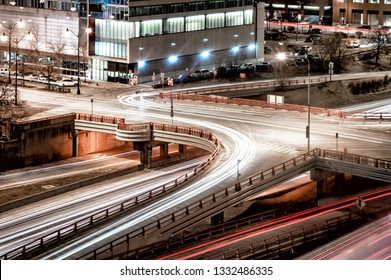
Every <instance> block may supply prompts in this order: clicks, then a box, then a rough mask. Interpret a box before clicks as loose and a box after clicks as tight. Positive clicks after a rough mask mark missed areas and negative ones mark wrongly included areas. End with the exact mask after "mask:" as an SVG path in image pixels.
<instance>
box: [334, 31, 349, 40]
mask: <svg viewBox="0 0 391 280" xmlns="http://www.w3.org/2000/svg"><path fill="white" fill-rule="evenodd" d="M334 36H335V37H341V38H344V39H346V38H348V34H346V33H345V32H341V31H337V32H334Z"/></svg>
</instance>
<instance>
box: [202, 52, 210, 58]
mask: <svg viewBox="0 0 391 280" xmlns="http://www.w3.org/2000/svg"><path fill="white" fill-rule="evenodd" d="M209 55H210V52H209V51H203V52H202V53H201V57H202V58H208V57H209Z"/></svg>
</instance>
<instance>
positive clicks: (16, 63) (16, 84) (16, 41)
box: [10, 31, 30, 105]
mask: <svg viewBox="0 0 391 280" xmlns="http://www.w3.org/2000/svg"><path fill="white" fill-rule="evenodd" d="M26 36H30V31H29V32H27V33H26V34H24V35H23V36H22V37H21V38H20V39H19V40H18V39H15V45H16V53H15V105H18V49H19V43H20V42H21V41H22V40H23V39H24V37H26ZM10 70H11V69H10Z"/></svg>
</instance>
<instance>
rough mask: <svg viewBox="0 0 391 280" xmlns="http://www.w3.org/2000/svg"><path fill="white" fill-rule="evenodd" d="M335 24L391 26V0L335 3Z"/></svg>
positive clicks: (357, 0)
mask: <svg viewBox="0 0 391 280" xmlns="http://www.w3.org/2000/svg"><path fill="white" fill-rule="evenodd" d="M360 15H361V16H360ZM333 23H334V24H341V23H345V24H350V25H372V26H376V25H386V26H391V0H344V1H335V2H334V6H333Z"/></svg>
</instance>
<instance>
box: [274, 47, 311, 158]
mask: <svg viewBox="0 0 391 280" xmlns="http://www.w3.org/2000/svg"><path fill="white" fill-rule="evenodd" d="M276 58H277V59H278V60H285V59H286V55H285V54H284V53H278V54H277V55H276ZM301 58H303V59H305V60H307V66H308V70H307V72H308V90H307V106H308V108H307V110H308V124H307V128H306V137H307V140H308V143H307V151H308V152H309V151H310V149H311V145H310V124H311V103H310V90H311V72H310V70H311V65H310V61H309V59H308V58H307V57H301Z"/></svg>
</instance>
